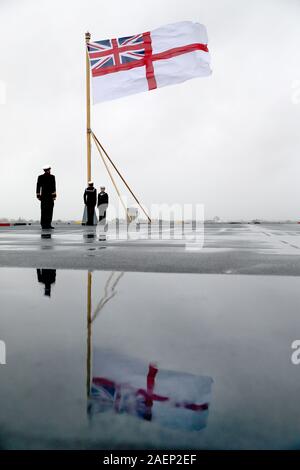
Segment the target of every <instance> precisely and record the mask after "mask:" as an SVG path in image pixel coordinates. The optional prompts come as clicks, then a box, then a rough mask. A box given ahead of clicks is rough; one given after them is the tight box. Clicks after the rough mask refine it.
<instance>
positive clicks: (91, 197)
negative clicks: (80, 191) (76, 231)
mask: <svg viewBox="0 0 300 470" xmlns="http://www.w3.org/2000/svg"><path fill="white" fill-rule="evenodd" d="M83 200H84V204H85V205H86V207H87V222H86V225H94V214H95V207H96V204H97V190H96V188H94V183H93V182H92V181H89V183H88V187H87V188H86V190H85V191H84V195H83Z"/></svg>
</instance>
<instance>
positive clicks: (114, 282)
mask: <svg viewBox="0 0 300 470" xmlns="http://www.w3.org/2000/svg"><path fill="white" fill-rule="evenodd" d="M114 274H115V271H113V272H111V273H110V276H109V277H108V279H107V281H106V283H105V286H104V295H103V297H102V298H101V299H100V301H99V303H98V305H97V307H96V309H95V311H94V312H93V316H92V317H91V322H93V321H94V320H95V319H96V318H97V316H98V315H99V313H100V312H101V310H102V309H103V307H104V305H105V304H106V303H107V302H109V301H110V299H112V298H113V297H114V296H115V295H116V293H117V291H116V290H115V289H116V287H117V284H118V282H119V280H120V279H121V277H122V276H123V275H124V272H120V273H119V274H118V275H117V277H116V279H115V280H114V279H113V277H114ZM111 284H112V285H111ZM109 289H110V293H109V292H108V290H109Z"/></svg>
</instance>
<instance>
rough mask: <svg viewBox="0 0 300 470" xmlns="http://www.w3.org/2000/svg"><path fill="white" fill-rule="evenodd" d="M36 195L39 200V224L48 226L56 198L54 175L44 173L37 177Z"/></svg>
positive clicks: (44, 226) (43, 226) (49, 225)
mask: <svg viewBox="0 0 300 470" xmlns="http://www.w3.org/2000/svg"><path fill="white" fill-rule="evenodd" d="M36 195H37V198H38V199H39V200H40V201H41V226H42V228H50V227H51V223H52V217H53V207H54V200H55V199H56V183H55V176H54V175H51V174H50V173H44V174H43V175H40V176H39V177H38V180H37V184H36Z"/></svg>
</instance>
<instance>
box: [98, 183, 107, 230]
mask: <svg viewBox="0 0 300 470" xmlns="http://www.w3.org/2000/svg"><path fill="white" fill-rule="evenodd" d="M97 206H98V210H99V222H102V223H103V224H105V222H106V211H107V208H108V194H107V193H106V192H105V186H101V187H100V193H99V194H98V204H97Z"/></svg>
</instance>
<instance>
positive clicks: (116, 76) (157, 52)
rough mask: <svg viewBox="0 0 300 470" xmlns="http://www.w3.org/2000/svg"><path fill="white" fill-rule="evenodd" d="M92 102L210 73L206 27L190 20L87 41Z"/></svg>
mask: <svg viewBox="0 0 300 470" xmlns="http://www.w3.org/2000/svg"><path fill="white" fill-rule="evenodd" d="M88 54H89V59H90V66H91V74H92V86H93V96H94V103H99V102H101V101H108V100H113V99H117V98H121V97H122V96H126V95H131V94H134V93H140V92H142V91H149V90H154V89H155V88H158V87H163V86H166V85H173V84H175V83H181V82H184V81H186V80H189V79H191V78H195V77H205V76H207V75H210V74H211V68H210V55H209V52H208V48H207V33H206V28H205V26H203V25H202V24H199V23H193V22H192V21H182V22H179V23H174V24H169V25H166V26H163V27H161V28H158V29H155V30H153V31H151V32H145V33H141V34H136V35H134V36H126V37H122V38H117V39H105V40H101V41H94V42H90V43H88Z"/></svg>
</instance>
